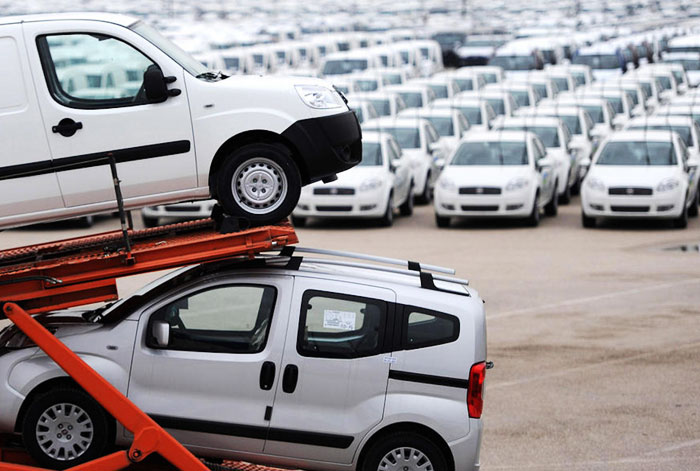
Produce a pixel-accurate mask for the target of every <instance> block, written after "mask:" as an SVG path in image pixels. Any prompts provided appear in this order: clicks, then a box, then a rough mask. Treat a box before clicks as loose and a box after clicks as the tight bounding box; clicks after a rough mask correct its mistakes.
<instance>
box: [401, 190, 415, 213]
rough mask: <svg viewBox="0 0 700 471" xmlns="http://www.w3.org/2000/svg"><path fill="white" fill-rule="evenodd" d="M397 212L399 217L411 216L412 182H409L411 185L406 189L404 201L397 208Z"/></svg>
mask: <svg viewBox="0 0 700 471" xmlns="http://www.w3.org/2000/svg"><path fill="white" fill-rule="evenodd" d="M399 212H400V213H401V216H411V215H412V214H413V182H411V185H410V186H409V187H408V196H407V197H406V201H404V202H403V204H402V205H401V206H399Z"/></svg>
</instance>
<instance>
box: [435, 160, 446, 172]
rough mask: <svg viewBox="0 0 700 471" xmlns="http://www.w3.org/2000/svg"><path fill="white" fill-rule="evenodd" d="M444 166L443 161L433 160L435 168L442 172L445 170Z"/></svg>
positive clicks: (444, 161)
mask: <svg viewBox="0 0 700 471" xmlns="http://www.w3.org/2000/svg"><path fill="white" fill-rule="evenodd" d="M445 164H447V162H446V160H445V159H442V158H441V159H435V166H436V167H437V168H439V169H440V170H443V169H444V168H445Z"/></svg>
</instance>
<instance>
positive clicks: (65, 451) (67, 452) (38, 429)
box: [22, 388, 113, 469]
mask: <svg viewBox="0 0 700 471" xmlns="http://www.w3.org/2000/svg"><path fill="white" fill-rule="evenodd" d="M110 422H111V421H110V419H109V416H108V415H107V412H106V411H105V410H104V409H102V407H101V406H100V405H99V404H98V403H97V402H96V401H95V400H94V399H93V398H92V397H90V396H89V395H88V394H86V393H85V392H84V391H82V390H79V389H72V388H63V389H54V390H52V391H49V392H46V393H44V394H42V395H40V396H38V397H37V398H36V399H35V400H34V401H33V402H32V403H31V404H30V405H29V408H28V409H27V413H26V415H25V417H24V421H23V423H22V439H23V441H24V446H25V448H26V449H27V451H28V452H29V454H30V455H31V456H32V458H34V459H35V460H36V461H37V462H39V463H40V464H41V465H42V466H44V467H46V468H51V469H65V468H70V467H73V466H76V465H78V464H80V463H84V462H86V461H90V460H93V459H95V458H97V457H99V456H102V455H104V454H105V451H106V450H107V448H108V447H109V446H110V445H111V442H112V441H113V438H112V437H111V435H112V434H111V433H110Z"/></svg>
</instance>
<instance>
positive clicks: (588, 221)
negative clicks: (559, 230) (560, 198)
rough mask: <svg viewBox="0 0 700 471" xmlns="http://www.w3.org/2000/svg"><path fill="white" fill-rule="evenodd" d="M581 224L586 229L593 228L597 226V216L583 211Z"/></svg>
mask: <svg viewBox="0 0 700 471" xmlns="http://www.w3.org/2000/svg"><path fill="white" fill-rule="evenodd" d="M581 225H582V226H583V227H585V228H586V229H592V228H594V227H595V218H594V217H591V216H587V215H586V213H584V212H583V211H581Z"/></svg>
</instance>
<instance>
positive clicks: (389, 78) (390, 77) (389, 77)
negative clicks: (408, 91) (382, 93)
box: [384, 74, 401, 85]
mask: <svg viewBox="0 0 700 471" xmlns="http://www.w3.org/2000/svg"><path fill="white" fill-rule="evenodd" d="M384 83H385V84H386V85H396V84H399V83H401V75H399V74H384Z"/></svg>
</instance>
